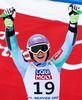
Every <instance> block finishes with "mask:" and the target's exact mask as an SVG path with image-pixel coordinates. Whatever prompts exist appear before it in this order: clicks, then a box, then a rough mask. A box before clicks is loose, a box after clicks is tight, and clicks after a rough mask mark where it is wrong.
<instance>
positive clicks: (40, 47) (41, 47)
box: [30, 44, 49, 54]
mask: <svg viewBox="0 0 82 100" xmlns="http://www.w3.org/2000/svg"><path fill="white" fill-rule="evenodd" d="M39 50H41V51H43V52H47V51H48V50H49V46H48V45H47V44H38V45H34V46H32V47H31V48H30V52H32V53H34V54H37V53H38V52H39Z"/></svg>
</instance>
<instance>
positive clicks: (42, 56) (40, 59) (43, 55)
mask: <svg viewBox="0 0 82 100" xmlns="http://www.w3.org/2000/svg"><path fill="white" fill-rule="evenodd" d="M33 58H34V59H35V61H37V62H38V63H43V62H44V61H45V60H46V58H47V52H45V53H43V52H41V51H40V52H39V53H38V54H33Z"/></svg>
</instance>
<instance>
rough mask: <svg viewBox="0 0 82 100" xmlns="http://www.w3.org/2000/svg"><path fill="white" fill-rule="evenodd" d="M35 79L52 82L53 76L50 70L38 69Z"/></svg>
mask: <svg viewBox="0 0 82 100" xmlns="http://www.w3.org/2000/svg"><path fill="white" fill-rule="evenodd" d="M35 79H36V80H51V79H52V75H51V72H50V70H49V69H39V70H38V69H36V70H35Z"/></svg>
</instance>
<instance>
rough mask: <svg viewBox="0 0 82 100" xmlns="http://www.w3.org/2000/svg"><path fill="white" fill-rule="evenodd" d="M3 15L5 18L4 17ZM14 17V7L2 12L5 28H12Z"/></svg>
mask: <svg viewBox="0 0 82 100" xmlns="http://www.w3.org/2000/svg"><path fill="white" fill-rule="evenodd" d="M4 15H5V16H4ZM15 17H16V10H15V8H14V7H11V8H7V9H6V10H4V13H3V19H4V23H5V26H6V27H7V28H9V27H12V26H13V22H14V18H15Z"/></svg>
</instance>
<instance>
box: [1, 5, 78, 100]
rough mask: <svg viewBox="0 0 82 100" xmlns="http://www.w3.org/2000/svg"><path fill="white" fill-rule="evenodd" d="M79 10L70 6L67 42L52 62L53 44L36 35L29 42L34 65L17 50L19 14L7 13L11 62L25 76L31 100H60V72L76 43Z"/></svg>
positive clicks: (12, 11) (13, 10)
mask: <svg viewBox="0 0 82 100" xmlns="http://www.w3.org/2000/svg"><path fill="white" fill-rule="evenodd" d="M77 10H78V7H77V6H75V5H73V4H70V5H69V7H68V11H69V17H70V20H69V27H68V31H67V35H66V38H65V42H64V43H63V45H62V47H61V48H60V49H59V50H58V52H56V53H55V54H54V55H53V56H52V57H51V59H50V60H48V57H49V54H50V43H49V41H48V39H47V38H46V37H45V36H43V35H42V34H35V35H33V36H31V37H30V38H29V39H28V42H27V49H28V51H29V54H30V57H31V59H32V60H33V61H34V62H28V61H26V60H25V59H24V57H23V55H22V53H21V50H20V48H19V46H18V43H17V39H16V36H15V31H14V18H15V15H16V10H15V9H14V8H13V7H12V8H8V9H6V10H4V13H3V16H4V14H5V15H6V16H5V17H3V19H4V23H5V27H6V33H5V34H6V42H7V45H8V49H9V51H10V53H11V55H12V59H13V60H14V63H15V64H16V67H17V68H18V71H19V72H20V74H21V75H22V78H23V81H24V84H25V88H26V92H27V95H28V100H59V90H60V77H59V69H60V68H61V67H62V65H63V64H64V62H65V61H66V59H67V58H68V56H69V55H70V53H71V51H72V49H73V47H74V44H75V41H76V37H77V26H78V19H79V14H78V13H77Z"/></svg>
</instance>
